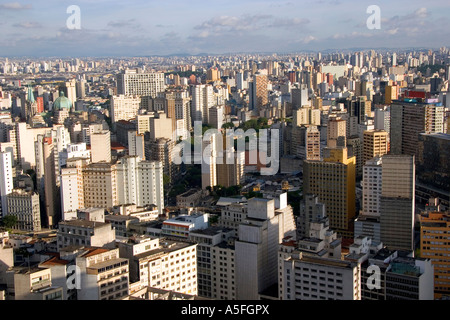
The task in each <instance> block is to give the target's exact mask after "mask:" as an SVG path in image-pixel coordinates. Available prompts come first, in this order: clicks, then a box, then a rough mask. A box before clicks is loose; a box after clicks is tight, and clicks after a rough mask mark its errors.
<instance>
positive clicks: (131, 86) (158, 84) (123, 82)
mask: <svg viewBox="0 0 450 320" xmlns="http://www.w3.org/2000/svg"><path fill="white" fill-rule="evenodd" d="M165 88H166V87H165V81H164V73H163V72H141V70H139V69H127V70H124V71H122V72H121V73H119V74H118V75H117V94H118V95H121V94H123V95H126V96H134V95H138V96H150V97H153V98H155V97H156V94H157V93H158V92H163V91H164V89H165Z"/></svg>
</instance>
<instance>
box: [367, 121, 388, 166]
mask: <svg viewBox="0 0 450 320" xmlns="http://www.w3.org/2000/svg"><path fill="white" fill-rule="evenodd" d="M363 145H364V147H363V163H364V164H365V163H366V161H367V160H370V159H372V158H373V157H375V156H379V157H381V156H383V155H385V154H386V153H388V133H387V132H386V131H384V130H376V129H375V130H366V131H364V135H363Z"/></svg>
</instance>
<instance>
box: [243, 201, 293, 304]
mask: <svg viewBox="0 0 450 320" xmlns="http://www.w3.org/2000/svg"><path fill="white" fill-rule="evenodd" d="M294 233H295V223H294V216H293V213H292V208H291V207H290V206H288V205H287V194H286V193H284V194H282V195H281V196H280V199H279V208H276V207H275V199H260V198H252V199H249V200H248V215H247V218H246V219H245V221H244V222H243V223H241V224H240V225H239V232H238V238H239V240H237V241H236V242H235V249H236V251H235V268H236V269H235V274H236V299H237V300H257V299H259V295H260V294H261V293H262V292H263V291H264V290H266V289H267V288H269V287H270V286H272V285H274V284H276V283H277V280H278V270H277V269H278V245H279V244H280V243H281V242H282V239H283V238H285V237H286V236H292V235H293V234H294Z"/></svg>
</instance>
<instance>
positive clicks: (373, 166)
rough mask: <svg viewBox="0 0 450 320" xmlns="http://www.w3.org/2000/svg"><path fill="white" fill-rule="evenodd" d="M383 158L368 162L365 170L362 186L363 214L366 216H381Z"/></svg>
mask: <svg viewBox="0 0 450 320" xmlns="http://www.w3.org/2000/svg"><path fill="white" fill-rule="evenodd" d="M381 163H382V158H380V157H375V158H373V159H371V160H368V161H367V162H366V164H365V166H364V168H363V180H362V182H361V184H362V187H363V188H362V189H363V190H362V214H363V215H365V216H373V217H379V216H380V201H381V188H382V170H381Z"/></svg>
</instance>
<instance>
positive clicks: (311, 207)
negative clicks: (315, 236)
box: [297, 194, 327, 238]
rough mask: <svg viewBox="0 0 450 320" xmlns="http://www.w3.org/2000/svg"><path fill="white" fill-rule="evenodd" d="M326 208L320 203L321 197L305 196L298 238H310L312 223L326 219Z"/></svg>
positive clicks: (298, 227)
mask: <svg viewBox="0 0 450 320" xmlns="http://www.w3.org/2000/svg"><path fill="white" fill-rule="evenodd" d="M326 215H327V213H326V206H325V204H324V203H321V202H319V197H318V196H316V195H314V194H305V196H304V198H303V200H302V201H301V202H300V214H299V216H298V218H297V235H298V238H301V237H309V231H310V223H311V222H313V221H321V220H322V219H325V217H326Z"/></svg>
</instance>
